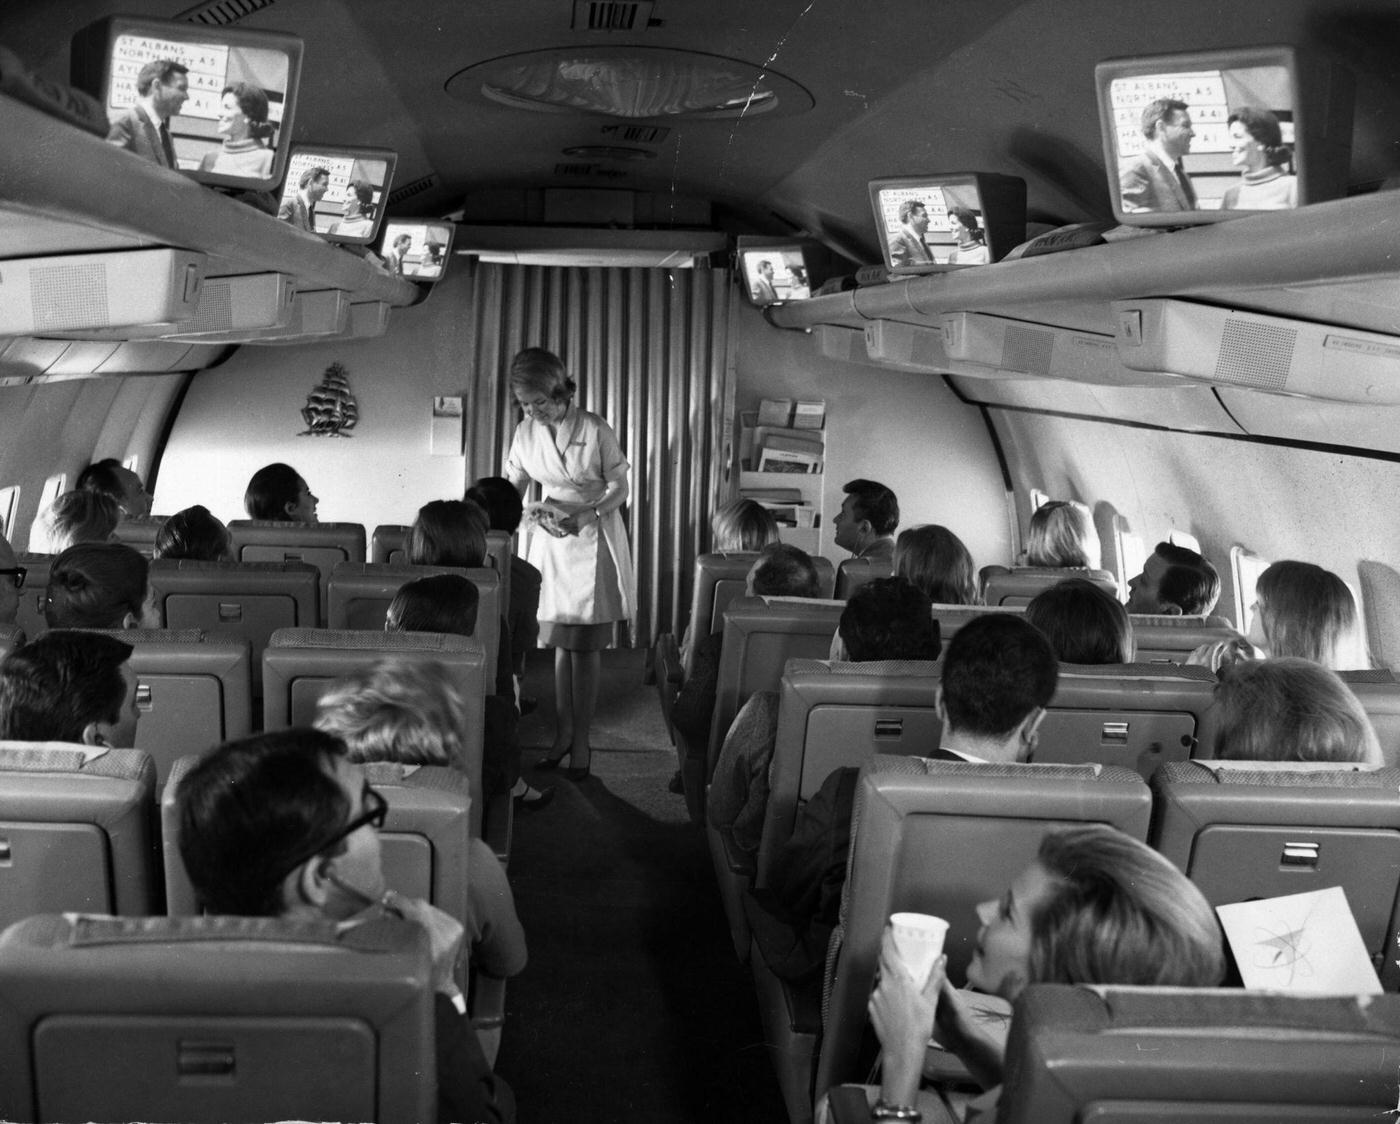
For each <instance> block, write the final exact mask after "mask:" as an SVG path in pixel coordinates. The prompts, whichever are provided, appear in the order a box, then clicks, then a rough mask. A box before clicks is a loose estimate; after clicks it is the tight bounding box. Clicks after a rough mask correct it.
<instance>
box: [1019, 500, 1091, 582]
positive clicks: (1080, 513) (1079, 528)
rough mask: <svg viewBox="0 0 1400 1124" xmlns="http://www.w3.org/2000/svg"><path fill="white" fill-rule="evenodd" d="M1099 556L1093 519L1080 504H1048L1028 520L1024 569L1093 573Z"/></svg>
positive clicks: (1058, 501) (1054, 501) (1061, 501)
mask: <svg viewBox="0 0 1400 1124" xmlns="http://www.w3.org/2000/svg"><path fill="white" fill-rule="evenodd" d="M1101 554H1102V548H1101V547H1100V546H1099V533H1098V532H1097V531H1096V530H1094V518H1093V516H1092V515H1091V514H1090V513H1089V509H1088V508H1087V507H1085V506H1084V505H1083V504H1082V503H1075V502H1074V501H1073V500H1051V501H1050V502H1049V503H1046V504H1042V505H1041V506H1040V507H1039V508H1037V509H1036V512H1035V514H1034V515H1032V516H1031V530H1030V535H1029V536H1028V537H1027V541H1026V563H1027V565H1030V566H1055V567H1066V566H1077V567H1080V568H1083V569H1089V570H1097V569H1098V568H1099V559H1100V557H1101Z"/></svg>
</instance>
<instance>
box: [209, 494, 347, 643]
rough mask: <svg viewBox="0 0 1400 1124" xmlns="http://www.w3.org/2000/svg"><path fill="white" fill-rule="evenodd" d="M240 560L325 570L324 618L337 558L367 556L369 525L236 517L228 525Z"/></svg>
mask: <svg viewBox="0 0 1400 1124" xmlns="http://www.w3.org/2000/svg"><path fill="white" fill-rule="evenodd" d="M228 533H229V537H230V538H231V539H232V542H233V557H234V558H235V559H236V560H237V561H239V562H308V563H310V564H311V565H313V566H315V567H316V568H317V569H318V570H320V571H321V619H322V620H325V619H326V589H327V586H328V585H329V583H330V579H331V570H332V569H334V567H335V564H336V563H337V562H363V561H364V560H365V529H364V527H363V526H362V525H361V524H359V523H285V522H281V521H279V520H273V519H235V520H233V521H232V522H230V523H229V525H228Z"/></svg>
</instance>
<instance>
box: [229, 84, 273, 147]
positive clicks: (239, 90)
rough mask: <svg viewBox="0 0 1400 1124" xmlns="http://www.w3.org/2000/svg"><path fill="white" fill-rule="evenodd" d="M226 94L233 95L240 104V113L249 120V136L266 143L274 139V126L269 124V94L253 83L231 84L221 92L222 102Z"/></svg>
mask: <svg viewBox="0 0 1400 1124" xmlns="http://www.w3.org/2000/svg"><path fill="white" fill-rule="evenodd" d="M225 94H232V95H233V98H234V100H235V101H236V102H238V108H239V111H240V112H241V113H242V114H243V116H244V117H246V118H248V135H249V136H250V137H256V138H257V139H258V140H261V141H265V140H269V139H270V138H271V137H272V126H271V125H269V124H268V123H267V114H268V104H267V94H266V93H265V92H264V90H263V88H262V87H261V86H254V85H253V84H252V83H251V82H230V83H229V84H228V85H227V86H225V87H224V88H223V89H222V90H221V91H220V92H219V99H220V100H221V101H222V100H223V97H224V95H225Z"/></svg>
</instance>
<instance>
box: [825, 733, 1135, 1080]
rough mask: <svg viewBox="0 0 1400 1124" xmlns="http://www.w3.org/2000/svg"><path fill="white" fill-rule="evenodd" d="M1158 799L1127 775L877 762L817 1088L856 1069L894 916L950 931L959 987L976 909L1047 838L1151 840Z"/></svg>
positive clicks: (851, 878)
mask: <svg viewBox="0 0 1400 1124" xmlns="http://www.w3.org/2000/svg"><path fill="white" fill-rule="evenodd" d="M1151 809H1152V796H1151V792H1150V790H1149V789H1148V787H1147V785H1146V783H1145V782H1144V781H1143V779H1142V778H1141V777H1140V776H1138V775H1137V774H1136V773H1134V772H1133V771H1131V770H1129V769H1118V768H1113V767H1099V766H1092V765H1076V766H1055V765H1049V766H1046V765H992V764H971V763H966V762H951V761H926V760H924V759H922V758H917V757H877V758H875V759H874V760H873V761H871V762H869V763H868V764H867V765H866V766H865V767H864V769H863V771H862V776H861V779H860V783H859V784H858V785H857V788H856V799H855V809H854V813H853V817H852V821H851V853H850V862H849V865H848V867H847V876H846V885H845V888H844V891H843V895H842V902H841V921H840V924H839V926H838V928H837V931H836V933H835V934H834V935H833V938H832V944H833V949H834V950H835V952H834V955H828V958H827V964H828V971H827V977H826V998H825V1001H824V1003H823V1010H824V1018H823V1035H822V1044H821V1052H820V1055H819V1059H818V1065H817V1088H819V1089H826V1088H829V1087H830V1086H832V1085H835V1084H839V1083H841V1082H843V1081H854V1080H860V1079H861V1078H860V1075H858V1074H857V1073H856V1072H855V1068H856V1066H857V1064H858V1055H859V1052H860V1042H861V1036H862V1033H863V1031H864V1028H865V1024H866V1004H867V1002H868V1001H869V999H870V991H871V988H872V987H873V985H874V982H875V969H876V966H877V964H878V963H879V957H880V937H881V934H882V933H883V931H884V928H885V921H886V920H887V919H888V917H889V915H890V914H891V913H896V912H900V911H906V910H907V911H913V912H917V913H932V914H935V915H936V916H938V917H942V918H944V919H945V920H946V921H947V922H948V935H947V938H946V940H945V942H944V950H945V952H946V953H947V956H948V976H949V979H950V980H952V981H953V983H954V984H956V985H961V984H962V982H963V979H964V976H965V973H966V971H967V965H968V961H969V960H970V959H971V957H972V952H973V950H974V948H975V946H976V943H977V934H978V931H979V929H980V927H981V922H980V921H979V920H978V918H977V913H976V907H977V904H978V903H979V902H983V901H987V900H989V899H995V898H999V897H1000V896H1001V895H1002V894H1003V893H1004V892H1005V890H1006V887H1007V886H1009V885H1010V884H1011V883H1012V881H1014V880H1015V878H1016V876H1017V875H1018V874H1020V873H1021V871H1022V870H1023V869H1025V867H1026V866H1028V865H1029V864H1030V862H1031V861H1032V860H1033V859H1034V858H1035V856H1036V854H1037V853H1038V851H1039V848H1040V841H1041V839H1042V838H1043V837H1044V836H1045V834H1046V833H1048V832H1051V831H1056V830H1059V829H1062V828H1065V827H1069V826H1072V825H1075V824H1082V823H1106V824H1111V825H1113V826H1114V827H1117V828H1119V829H1120V830H1122V831H1124V832H1126V833H1127V834H1129V835H1131V836H1133V837H1134V838H1137V839H1146V837H1147V829H1148V821H1149V818H1150V815H1151Z"/></svg>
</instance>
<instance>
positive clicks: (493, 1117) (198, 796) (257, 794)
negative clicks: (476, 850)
mask: <svg viewBox="0 0 1400 1124" xmlns="http://www.w3.org/2000/svg"><path fill="white" fill-rule="evenodd" d="M178 801H179V814H180V854H181V857H182V859H183V860H184V863H185V869H186V871H187V872H188V874H189V878H190V882H191V884H192V885H193V887H194V890H195V894H196V896H197V897H198V899H199V902H200V904H201V906H202V907H203V908H204V909H205V911H206V912H208V913H214V914H232V915H237V916H244V917H286V918H292V919H303V920H309V919H321V920H331V921H335V922H338V923H340V924H341V925H343V926H352V925H355V924H358V923H361V922H364V921H368V920H377V919H382V918H383V917H385V916H386V915H388V916H396V917H401V918H403V919H404V920H405V922H407V923H412V924H418V925H422V926H423V928H424V929H426V930H427V932H428V936H429V940H430V944H431V947H432V953H433V981H434V988H435V990H436V992H437V995H436V1004H435V1011H434V1023H435V1030H436V1056H437V1081H438V1115H439V1118H440V1119H444V1120H464V1121H467V1120H469V1121H509V1120H513V1119H514V1117H515V1098H514V1095H513V1093H512V1092H511V1090H510V1087H509V1086H508V1085H506V1084H505V1082H503V1081H500V1080H499V1079H497V1078H496V1077H495V1075H494V1074H493V1073H492V1072H491V1068H490V1066H489V1065H488V1064H487V1062H486V1058H485V1056H484V1055H483V1053H482V1051H481V1045H480V1043H479V1042H478V1041H477V1037H476V1031H475V1029H474V1028H473V1027H472V1024H471V1021H470V1020H469V1019H468V1018H467V1016H466V1004H465V1001H464V1000H463V998H462V994H461V992H460V990H458V988H457V985H456V979H457V975H458V973H457V970H456V969H457V962H458V959H459V957H460V955H461V952H462V942H463V928H462V925H461V924H460V923H459V922H458V921H456V920H455V919H454V918H452V917H450V916H448V915H447V914H446V913H443V912H442V911H441V910H439V909H436V908H435V907H433V906H431V905H429V904H428V903H427V902H425V901H422V900H420V899H417V898H408V897H404V896H403V895H402V894H399V893H397V892H396V891H394V890H391V889H388V888H387V887H386V886H385V882H384V868H383V861H382V856H381V852H380V841H379V829H380V828H381V827H383V826H384V820H385V814H386V812H387V810H388V807H387V804H386V803H385V800H384V797H383V796H381V795H380V794H379V793H378V792H376V791H375V790H374V789H373V788H372V787H370V785H369V783H368V782H367V781H366V780H365V777H364V770H363V769H362V767H361V766H360V765H358V764H355V763H353V762H351V761H350V760H349V758H348V757H347V755H346V749H345V744H344V743H343V742H342V741H341V740H340V739H339V738H336V737H333V736H332V735H330V734H326V733H322V732H321V731H319V730H312V729H291V730H279V731H277V732H276V733H270V734H260V735H257V736H255V737H251V738H244V739H242V740H240V741H234V742H228V743H226V744H224V745H221V746H219V747H218V748H217V749H214V750H212V751H210V752H209V753H208V754H206V755H205V756H204V757H203V758H202V759H201V760H200V762H199V764H198V765H196V766H195V768H194V769H193V770H191V771H190V773H188V774H187V775H186V777H185V778H184V780H183V781H182V782H181V784H180V789H179V794H178Z"/></svg>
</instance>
